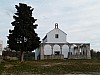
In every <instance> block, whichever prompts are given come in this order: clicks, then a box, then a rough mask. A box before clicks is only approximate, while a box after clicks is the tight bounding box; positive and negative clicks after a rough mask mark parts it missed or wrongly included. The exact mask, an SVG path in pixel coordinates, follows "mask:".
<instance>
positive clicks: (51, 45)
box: [35, 23, 91, 60]
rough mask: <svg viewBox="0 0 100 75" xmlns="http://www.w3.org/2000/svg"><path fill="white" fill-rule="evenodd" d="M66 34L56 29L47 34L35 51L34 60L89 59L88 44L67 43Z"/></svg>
mask: <svg viewBox="0 0 100 75" xmlns="http://www.w3.org/2000/svg"><path fill="white" fill-rule="evenodd" d="M66 38H67V34H66V33H65V32H63V31H62V30H60V29H59V28H58V23H56V24H55V28H54V29H53V30H51V31H50V32H48V33H47V34H46V36H45V37H44V38H43V39H42V43H41V44H40V47H39V49H37V50H36V51H35V60H37V59H38V58H39V56H40V60H44V59H91V55H90V43H69V42H68V41H67V40H66Z"/></svg>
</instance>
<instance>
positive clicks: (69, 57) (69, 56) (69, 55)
mask: <svg viewBox="0 0 100 75" xmlns="http://www.w3.org/2000/svg"><path fill="white" fill-rule="evenodd" d="M68 47H69V52H68V59H71V53H70V49H71V45H70V44H69V45H68Z"/></svg>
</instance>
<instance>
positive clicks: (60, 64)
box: [0, 60, 100, 75]
mask: <svg viewBox="0 0 100 75" xmlns="http://www.w3.org/2000/svg"><path fill="white" fill-rule="evenodd" d="M92 72H93V73H94V72H95V73H97V72H100V60H38V61H25V62H20V61H4V62H2V63H1V64H0V73H1V74H4V73H5V74H6V73H7V74H6V75H10V74H18V75H19V74H20V73H28V74H44V75H45V74H50V75H55V74H68V73H92Z"/></svg>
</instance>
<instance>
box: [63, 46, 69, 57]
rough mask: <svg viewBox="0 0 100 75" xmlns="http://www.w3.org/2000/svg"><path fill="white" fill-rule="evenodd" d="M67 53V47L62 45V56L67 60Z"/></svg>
mask: <svg viewBox="0 0 100 75" xmlns="http://www.w3.org/2000/svg"><path fill="white" fill-rule="evenodd" d="M68 52H69V47H68V45H63V46H62V54H63V55H64V58H68Z"/></svg>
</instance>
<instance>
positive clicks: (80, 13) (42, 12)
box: [0, 0, 100, 51]
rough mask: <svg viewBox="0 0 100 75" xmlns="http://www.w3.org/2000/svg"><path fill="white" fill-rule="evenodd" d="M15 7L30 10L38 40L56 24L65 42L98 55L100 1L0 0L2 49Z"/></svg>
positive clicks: (99, 49) (10, 26) (99, 45)
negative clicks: (81, 45) (85, 45)
mask: <svg viewBox="0 0 100 75" xmlns="http://www.w3.org/2000/svg"><path fill="white" fill-rule="evenodd" d="M19 3H25V4H27V5H28V6H31V7H32V8H34V10H33V14H32V15H33V17H34V18H35V19H37V21H36V24H38V27H37V29H36V33H38V36H39V37H40V38H41V39H43V37H44V36H45V35H46V33H48V32H49V31H50V30H52V29H54V26H55V23H58V25H59V29H61V30H63V31H64V32H65V33H67V41H68V42H70V43H75V42H76V43H90V45H91V49H94V50H96V51H100V0H0V40H2V41H3V46H4V47H6V46H7V36H8V35H9V29H13V26H12V25H11V22H12V21H14V19H13V15H14V13H16V9H15V5H19Z"/></svg>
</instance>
